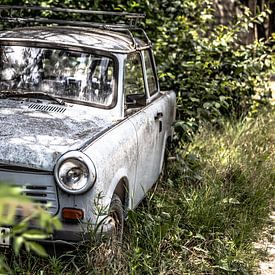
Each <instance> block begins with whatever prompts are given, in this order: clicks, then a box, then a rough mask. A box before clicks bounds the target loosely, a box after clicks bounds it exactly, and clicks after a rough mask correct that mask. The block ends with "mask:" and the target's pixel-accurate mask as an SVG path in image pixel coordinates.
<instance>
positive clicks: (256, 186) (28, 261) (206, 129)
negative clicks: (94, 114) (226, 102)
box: [11, 112, 275, 274]
mask: <svg viewBox="0 0 275 275" xmlns="http://www.w3.org/2000/svg"><path fill="white" fill-rule="evenodd" d="M178 156H179V161H177V162H175V161H171V162H170V164H169V174H168V178H167V180H165V181H163V182H160V183H159V186H158V187H157V188H156V189H155V190H156V191H155V192H153V193H154V194H153V193H152V194H150V195H149V196H148V198H147V200H146V201H145V202H144V203H143V204H142V205H141V206H140V207H139V209H137V210H136V211H133V212H130V213H129V217H128V221H127V232H126V235H125V241H124V244H123V248H122V250H119V251H117V250H112V249H110V247H109V246H107V245H106V244H104V243H101V242H100V241H98V240H93V241H92V242H91V243H86V245H85V246H81V247H79V248H77V250H75V251H72V252H71V253H68V254H67V256H61V257H59V258H56V257H50V258H48V259H40V260H39V261H38V260H37V258H34V256H31V255H28V256H27V257H26V256H24V255H22V254H21V255H20V256H17V257H12V258H11V260H12V261H13V263H12V266H14V268H15V270H17V272H19V273H21V272H23V271H24V272H26V273H27V272H30V273H36V272H37V271H38V270H41V271H42V270H43V272H45V273H54V274H57V273H58V274H61V273H63V274H64V273H66V274H67V273H76V274H93V273H95V274H104V273H107V274H109V273H110V274H156V273H157V274H158V273H164V274H166V273H171V274H183V273H192V274H199V273H217V274H222V273H225V274H227V273H228V272H230V273H231V272H232V273H235V272H236V273H241V274H250V273H252V271H253V270H254V271H255V267H256V259H257V255H256V254H255V252H254V250H253V245H252V241H254V240H256V239H257V238H258V236H259V233H260V232H261V230H262V228H263V226H264V224H265V223H266V222H267V220H268V214H269V210H270V209H269V207H270V202H271V201H272V200H273V199H274V193H275V190H274V181H275V171H274V162H275V114H274V112H273V113H269V114H263V115H261V116H259V117H257V118H256V119H244V120H242V121H239V122H234V123H230V122H227V121H225V122H224V123H222V125H221V127H220V128H219V129H217V128H214V127H212V126H211V125H209V124H207V125H204V126H203V127H201V128H200V129H199V131H198V133H197V134H196V135H195V136H194V138H193V141H192V143H185V144H183V148H182V149H181V150H180V152H179V154H178Z"/></svg>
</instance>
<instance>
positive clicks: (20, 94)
mask: <svg viewBox="0 0 275 275" xmlns="http://www.w3.org/2000/svg"><path fill="white" fill-rule="evenodd" d="M9 97H27V98H41V99H50V100H53V101H55V102H57V103H58V104H59V105H65V102H64V101H63V100H62V99H59V98H56V97H54V96H53V95H49V94H46V93H43V92H18V91H4V92H3V91H2V92H0V98H9Z"/></svg>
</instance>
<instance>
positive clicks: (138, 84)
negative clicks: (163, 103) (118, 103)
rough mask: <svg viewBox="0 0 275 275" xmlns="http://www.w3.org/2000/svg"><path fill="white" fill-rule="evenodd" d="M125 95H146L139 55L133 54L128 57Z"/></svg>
mask: <svg viewBox="0 0 275 275" xmlns="http://www.w3.org/2000/svg"><path fill="white" fill-rule="evenodd" d="M124 89H125V95H126V96H127V95H132V94H138V95H144V96H145V88H144V80H143V73H142V65H141V59H140V55H139V54H131V55H129V56H128V58H127V61H126V64H125V87H124Z"/></svg>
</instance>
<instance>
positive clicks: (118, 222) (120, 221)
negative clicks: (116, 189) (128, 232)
mask: <svg viewBox="0 0 275 275" xmlns="http://www.w3.org/2000/svg"><path fill="white" fill-rule="evenodd" d="M109 216H110V217H111V218H112V219H113V221H114V223H115V227H114V230H113V232H112V236H111V237H112V239H113V240H114V241H117V242H119V243H122V239H123V231H124V209H123V204H122V201H121V199H120V197H119V196H118V195H117V194H114V195H113V198H112V201H111V204H110V210H109Z"/></svg>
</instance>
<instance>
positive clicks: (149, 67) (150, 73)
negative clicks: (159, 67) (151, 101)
mask: <svg viewBox="0 0 275 275" xmlns="http://www.w3.org/2000/svg"><path fill="white" fill-rule="evenodd" d="M144 59H145V67H146V74H147V82H148V88H149V93H150V95H153V94H155V93H156V92H157V90H158V89H157V82H156V77H155V74H154V70H153V63H152V59H151V55H150V52H149V51H145V52H144Z"/></svg>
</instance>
